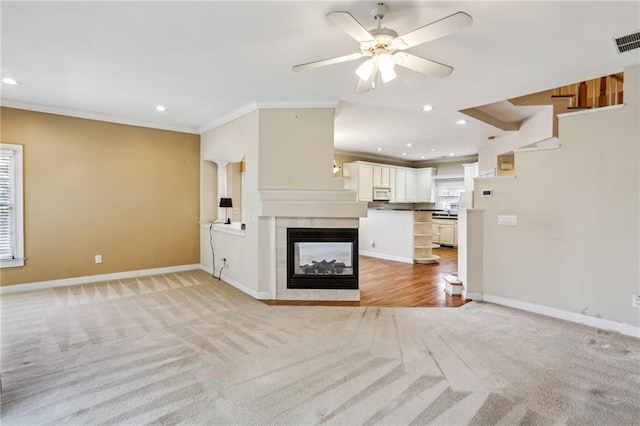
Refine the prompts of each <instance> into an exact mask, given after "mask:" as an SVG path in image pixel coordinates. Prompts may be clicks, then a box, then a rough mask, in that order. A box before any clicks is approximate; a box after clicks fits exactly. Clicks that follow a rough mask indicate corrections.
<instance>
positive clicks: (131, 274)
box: [0, 264, 200, 294]
mask: <svg viewBox="0 0 640 426" xmlns="http://www.w3.org/2000/svg"><path fill="white" fill-rule="evenodd" d="M194 269H200V265H197V264H195V265H179V266H167V267H164V268H154V269H140V270H137V271H125V272H113V273H110V274H101V275H88V276H85V277H74V278H62V279H59V280H51V281H39V282H34V283H26V284H15V285H8V286H2V287H0V294H9V293H18V292H21V291H31V290H42V289H46V288H54V287H66V286H70V285H78V284H89V283H98V282H102V281H111V280H124V279H127V278H137V277H143V276H147V275H160V274H171V273H173V272H183V271H191V270H194Z"/></svg>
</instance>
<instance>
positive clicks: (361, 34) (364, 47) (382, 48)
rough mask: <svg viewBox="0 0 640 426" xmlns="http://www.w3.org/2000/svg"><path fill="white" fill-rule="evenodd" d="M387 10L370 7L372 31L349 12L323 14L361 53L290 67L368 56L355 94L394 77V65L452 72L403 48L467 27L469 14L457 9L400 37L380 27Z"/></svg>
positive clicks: (381, 5)
mask: <svg viewBox="0 0 640 426" xmlns="http://www.w3.org/2000/svg"><path fill="white" fill-rule="evenodd" d="M388 12H389V7H388V6H387V5H386V4H384V3H378V4H376V5H375V6H374V7H373V8H372V9H371V15H372V16H373V18H374V19H375V20H376V21H377V22H378V28H375V29H373V30H371V31H367V30H366V29H365V28H364V27H363V26H362V25H361V24H360V23H359V22H358V21H357V20H356V19H355V18H354V17H353V16H352V15H351V14H350V13H349V12H341V11H336V12H329V13H327V15H326V17H327V18H328V19H329V20H330V21H331V22H333V23H334V24H335V25H337V26H338V27H340V28H341V29H342V30H343V31H344V32H346V33H347V34H348V35H350V36H351V37H352V38H354V39H355V40H356V41H357V42H358V43H360V52H356V53H352V54H349V55H344V56H338V57H336V58H330V59H323V60H320V61H314V62H309V63H306V64H300V65H296V66H294V67H293V70H294V71H304V70H309V69H313V68H319V67H324V66H327V65H333V64H339V63H341V62H347V61H354V60H356V59H360V58H362V57H367V58H368V59H367V60H366V61H365V62H363V63H362V64H361V65H360V66H359V67H358V69H357V70H356V74H357V75H358V77H359V78H358V84H357V85H356V89H355V93H357V94H360V93H365V92H368V91H369V90H371V89H372V88H374V87H375V84H376V81H378V82H379V81H380V80H382V82H383V83H386V82H388V81H391V80H393V79H394V78H396V73H395V71H394V67H395V65H400V66H402V67H405V68H409V69H411V70H414V71H417V72H420V73H423V74H427V75H432V76H436V77H446V76H448V75H449V74H451V72H452V71H453V68H452V67H450V66H449V65H445V64H441V63H440V62H436V61H432V60H430V59H426V58H422V57H420V56H416V55H412V54H410V53H407V52H405V50H406V49H409V48H410V47H414V46H417V45H419V44H422V43H426V42H428V41H431V40H435V39H437V38H440V37H443V36H446V35H448V34H451V33H453V32H455V31H458V30H461V29H463V28H466V27H470V26H471V24H472V23H473V19H472V18H471V16H469V15H467V14H466V13H464V12H457V13H454V14H453V15H449V16H447V17H446V18H442V19H440V20H438V21H435V22H432V23H430V24H427V25H425V26H423V27H420V28H418V29H415V30H413V31H410V32H408V33H406V34H404V35H401V36H399V35H398V33H397V32H395V31H394V30H392V29H390V28H381V24H382V19H383V18H384V15H385V14H386V13H388Z"/></svg>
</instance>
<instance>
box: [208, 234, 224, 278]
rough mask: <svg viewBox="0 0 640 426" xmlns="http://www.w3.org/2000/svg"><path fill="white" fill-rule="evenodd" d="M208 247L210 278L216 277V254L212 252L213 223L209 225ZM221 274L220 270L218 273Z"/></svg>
mask: <svg viewBox="0 0 640 426" xmlns="http://www.w3.org/2000/svg"><path fill="white" fill-rule="evenodd" d="M209 245H210V246H211V276H212V277H213V278H215V277H216V252H215V251H214V250H213V222H211V223H210V224H209ZM220 272H222V270H221V271H220Z"/></svg>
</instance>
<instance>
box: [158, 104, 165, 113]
mask: <svg viewBox="0 0 640 426" xmlns="http://www.w3.org/2000/svg"><path fill="white" fill-rule="evenodd" d="M166 110H167V107H166V106H164V105H158V106H156V111H160V112H165V111H166Z"/></svg>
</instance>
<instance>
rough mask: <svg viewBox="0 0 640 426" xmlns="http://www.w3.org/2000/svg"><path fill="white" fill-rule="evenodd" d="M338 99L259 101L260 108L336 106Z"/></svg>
mask: <svg viewBox="0 0 640 426" xmlns="http://www.w3.org/2000/svg"><path fill="white" fill-rule="evenodd" d="M337 106H338V101H276V102H258V109H286V108H336V107H337Z"/></svg>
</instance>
